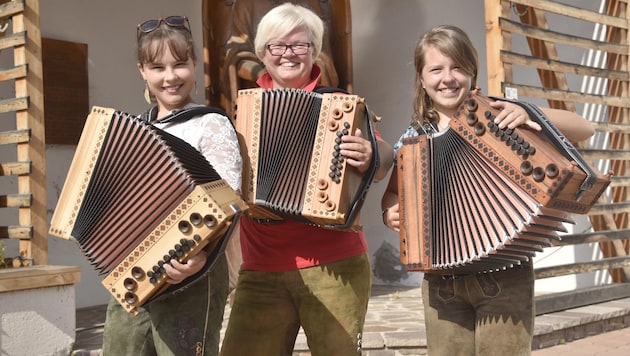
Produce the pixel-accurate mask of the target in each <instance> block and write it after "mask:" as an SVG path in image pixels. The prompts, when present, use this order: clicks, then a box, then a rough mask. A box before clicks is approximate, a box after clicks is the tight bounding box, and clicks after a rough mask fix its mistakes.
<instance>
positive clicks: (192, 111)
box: [140, 105, 227, 124]
mask: <svg viewBox="0 0 630 356" xmlns="http://www.w3.org/2000/svg"><path fill="white" fill-rule="evenodd" d="M205 114H220V115H223V116H225V117H227V113H226V112H225V111H223V110H222V109H220V108H217V107H214V106H206V105H198V106H191V107H187V108H184V109H180V110H173V112H171V113H170V114H169V115H167V116H165V117H163V118H161V119H159V120H154V117H155V116H157V106H152V107H151V108H149V110H147V111H145V112H144V113H143V114H142V115H141V116H140V118H141V119H142V120H144V121H146V122H150V123H152V124H165V123H176V122H184V121H187V120H190V119H192V118H193V117H195V116H199V115H205Z"/></svg>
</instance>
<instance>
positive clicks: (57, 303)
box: [0, 285, 76, 356]
mask: <svg viewBox="0 0 630 356" xmlns="http://www.w3.org/2000/svg"><path fill="white" fill-rule="evenodd" d="M1 297H2V298H1V299H2V302H1V303H0V355H9V356H31V355H37V356H66V355H69V354H70V352H71V351H72V344H73V343H74V340H75V333H74V327H75V308H76V306H75V295H74V286H71V285H69V286H59V287H48V288H37V289H30V290H25V291H18V292H5V293H2V294H1Z"/></svg>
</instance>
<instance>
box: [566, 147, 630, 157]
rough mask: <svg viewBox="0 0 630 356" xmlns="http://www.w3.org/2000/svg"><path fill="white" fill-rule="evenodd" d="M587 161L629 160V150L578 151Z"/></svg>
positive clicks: (591, 149)
mask: <svg viewBox="0 0 630 356" xmlns="http://www.w3.org/2000/svg"><path fill="white" fill-rule="evenodd" d="M578 150H579V151H580V153H581V154H582V156H583V157H584V158H586V159H587V160H592V159H607V160H630V150H607V149H595V148H580V149H578Z"/></svg>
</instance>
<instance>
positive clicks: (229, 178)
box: [155, 105, 243, 190]
mask: <svg viewBox="0 0 630 356" xmlns="http://www.w3.org/2000/svg"><path fill="white" fill-rule="evenodd" d="M188 106H192V105H187V107H188ZM155 126H156V127H157V128H160V129H162V130H164V131H166V132H168V133H170V134H172V135H175V136H177V137H179V138H181V139H182V140H184V141H186V142H188V144H190V145H191V146H193V147H194V148H196V149H197V150H198V151H199V152H201V153H202V154H203V155H204V157H206V159H207V160H208V162H210V164H211V165H212V167H213V168H214V169H215V171H216V172H217V173H218V174H219V175H220V176H221V178H223V179H225V181H226V182H227V183H228V184H229V185H230V187H232V189H234V190H240V189H241V176H242V173H241V172H242V169H243V161H242V158H241V154H240V149H239V145H238V140H237V137H236V132H235V131H234V127H233V126H232V123H231V122H230V120H229V119H228V118H227V117H225V116H223V115H221V114H216V113H211V114H205V115H202V116H196V117H194V118H192V119H189V120H187V121H184V122H178V123H177V122H176V123H166V124H163V123H156V124H155Z"/></svg>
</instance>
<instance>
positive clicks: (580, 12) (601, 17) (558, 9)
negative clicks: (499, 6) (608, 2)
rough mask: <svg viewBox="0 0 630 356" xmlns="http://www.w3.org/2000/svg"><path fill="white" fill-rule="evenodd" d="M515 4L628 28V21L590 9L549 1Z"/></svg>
mask: <svg viewBox="0 0 630 356" xmlns="http://www.w3.org/2000/svg"><path fill="white" fill-rule="evenodd" d="M510 2H512V3H514V4H520V5H525V6H530V7H533V8H537V9H540V10H544V11H549V12H553V13H556V14H559V15H563V16H568V17H572V18H576V19H580V20H585V21H590V22H595V23H600V24H602V25H608V26H614V27H622V28H627V27H628V19H626V18H623V17H615V16H609V15H605V14H600V13H599V12H596V11H591V10H588V9H582V8H579V7H575V6H571V5H566V4H563V3H560V2H558V1H549V0H511V1H510Z"/></svg>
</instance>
